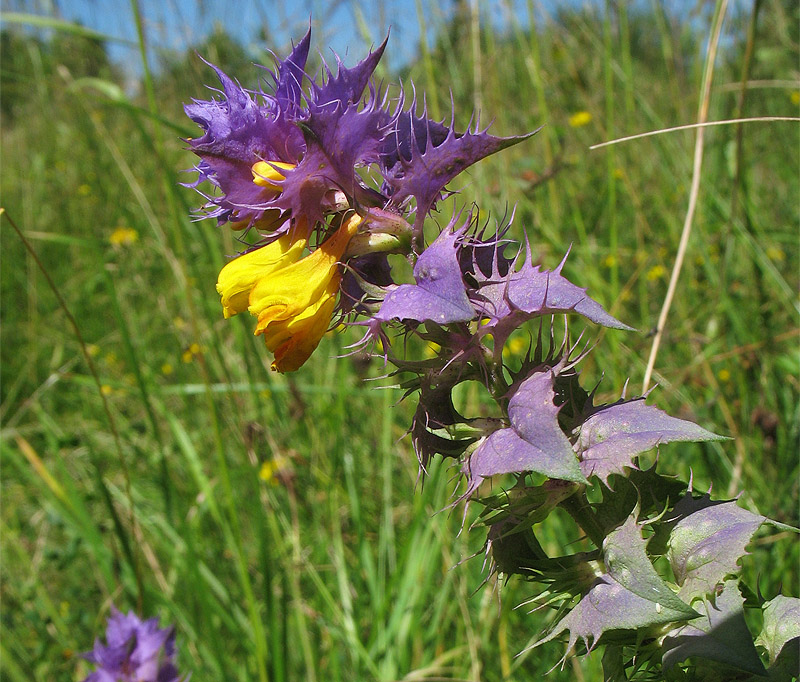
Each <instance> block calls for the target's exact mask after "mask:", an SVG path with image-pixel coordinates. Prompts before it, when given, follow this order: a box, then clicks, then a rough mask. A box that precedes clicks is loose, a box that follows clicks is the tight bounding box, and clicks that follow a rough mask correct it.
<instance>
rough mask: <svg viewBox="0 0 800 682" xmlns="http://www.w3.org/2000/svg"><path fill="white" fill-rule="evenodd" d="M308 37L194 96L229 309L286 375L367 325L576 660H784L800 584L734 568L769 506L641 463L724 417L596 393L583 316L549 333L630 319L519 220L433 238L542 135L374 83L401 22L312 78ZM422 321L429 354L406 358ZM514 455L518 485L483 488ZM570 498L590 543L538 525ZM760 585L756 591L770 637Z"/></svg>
mask: <svg viewBox="0 0 800 682" xmlns="http://www.w3.org/2000/svg"><path fill="white" fill-rule="evenodd" d="M310 37H311V36H310V31H309V33H308V34H306V35H305V36H304V37H303V38H302V39H301V40H300V42H299V43H298V44H297V45H296V47H295V48H294V49H293V50H292V52H291V54H290V55H289V56H288V57H286V58H285V59H283V60H278V61H277V63H276V64H275V66H274V69H273V70H272V71H271V72H270V73H271V77H272V78H271V82H269V83H265V84H264V86H263V89H261V90H258V91H249V90H245V89H243V88H242V87H241V86H240V85H238V83H237V82H236V81H235V80H233V79H232V78H230V77H229V76H228V75H226V74H224V73H223V72H222V71H221V70H219V69H217V68H216V67H213V66H212V68H214V70H215V71H216V73H217V76H218V78H219V80H220V82H221V91H220V92H221V96H220V97H219V98H218V99H211V100H208V101H200V100H198V101H195V102H194V103H193V104H190V105H188V106H187V107H186V113H187V114H188V115H189V116H190V117H191V118H192V120H194V121H195V122H196V123H197V124H198V125H199V126H200V127H201V128H202V135H201V136H200V137H197V138H195V139H191V140H189V141H188V142H189V145H190V148H191V150H192V151H193V152H194V153H195V154H197V156H198V157H199V159H200V160H199V162H198V164H197V165H196V167H195V169H194V170H195V171H196V172H197V178H196V180H195V181H194V182H192V183H190V186H192V187H196V188H197V189H198V191H200V190H201V189H202V191H203V196H204V197H205V199H206V202H205V204H204V206H203V207H202V208H201V209H200V211H201V213H202V214H203V215H205V216H207V217H208V218H213V219H216V221H217V223H218V224H219V225H220V226H227V227H229V228H231V229H233V230H236V231H237V232H238V233H239V234H240V238H241V241H242V245H243V253H242V254H240V255H239V256H238V257H236V258H234V259H233V260H231V261H230V262H229V263H228V264H227V265H226V266H225V267H224V268H223V269H222V271H221V272H220V274H219V280H218V282H217V290H218V292H219V294H220V296H221V299H222V311H223V314H224V315H225V317H229V316H232V315H236V314H239V313H244V312H249V313H250V314H251V315H252V316H253V317H254V318H255V323H254V332H255V334H256V335H262V336H263V337H264V340H265V342H266V345H267V347H268V349H269V350H270V351H271V352H272V353H273V355H274V360H273V362H272V368H273V369H274V370H277V371H279V372H289V371H295V370H298V369H299V368H300V367H301V366H302V365H303V364H304V363H305V362H306V360H307V359H308V358H309V357H310V356H311V354H312V353H313V352H314V350H315V349H316V347H317V345H318V343H319V341H320V339H321V338H322V336H323V334H324V333H325V332H326V331H327V330H328V329H330V328H331V327H332V326H336V325H337V324H338V323H340V322H342V321H345V322H347V323H348V324H351V325H357V326H359V327H361V328H362V329H363V337H362V339H361V345H363V346H364V347H365V348H367V349H371V351H372V352H373V353H374V354H377V355H380V356H382V357H383V360H384V361H385V362H388V363H390V364H391V365H392V366H393V368H394V370H393V372H394V374H395V376H396V377H397V381H398V384H399V385H400V386H402V388H403V389H404V391H405V393H406V395H408V396H412V395H413V396H416V399H417V406H416V410H415V414H414V417H413V422H412V424H411V425H410V434H411V442H412V444H413V449H414V452H415V453H416V457H417V459H418V461H419V466H420V469H421V472H422V474H423V475H424V473H425V471H426V467H427V465H428V463H429V462H430V461H431V459H432V458H434V457H443V458H451V459H453V460H454V461H455V462H457V466H458V467H460V472H461V474H462V480H463V484H462V486H461V488H460V489H459V490H460V493H459V494H458V495H457V496H456V499H455V501H454V504H455V503H457V502H459V501H461V500H467V499H468V500H471V501H474V503H475V504H478V505H481V507H482V511H481V513H480V516H479V519H478V522H477V524H475V526H474V527H473V528H472V529H471V532H479V531H478V530H476V528H478V527H481V528H483V529H484V531H483V532H485V533H486V542H485V548H486V552H487V553H488V555H489V557H490V559H491V562H490V565H491V570H492V571H495V572H497V573H501V574H504V575H515V576H518V577H519V579H522V580H526V581H530V582H531V584H532V585H534V586H537V585H538V593H537V595H536V597H535V599H538V600H540V601H541V602H542V603H547V604H549V605H550V606H552V607H554V608H555V609H557V611H558V618H557V619H556V622H555V623H554V624H553V625H551V626H550V628H549V630H548V631H546V632H545V634H544V635H543V636H542V637H541V638H540V639H539V641H538V642H537V643H536V644H535V646H540V645H543V644H545V643H548V642H552V641H553V640H555V639H557V638H559V639H564V640H566V642H567V651H566V653H565V655H564V656H565V658H566V656H567V655H569V654H570V653H575V654H585V653H588V652H589V651H591V650H593V649H594V648H596V647H598V646H603V647H604V651H605V653H604V656H603V665H604V668H605V670H606V673H607V679H614V680H629V679H635V678H636V677H637V676H640V675H641V676H643V677H644V678H646V679H654V676H656V677H659V678H665V679H711V678H712V676H713V675H717V677H713V679H723V678H724V679H749V678H750V677H751V676H754V677H764V676H770V678H771V679H776V680H777V679H789V678H788V677H787V676H788V675H791V674H792V672H796V669H797V668H796V666H797V660H796V655H797V647H796V640H797V638H798V637H800V600H797V599H792V598H788V597H783V596H781V595H777V596H774V597H773V598H772V599H770V600H768V601H764V600H763V599H762V598H760V597H755V596H754V594H755V593H754V591H753V590H752V589H750V588H748V587H746V586H744V585H742V584H741V583H740V580H739V577H738V576H739V574H740V571H741V567H740V564H739V561H740V559H741V558H742V557H743V556H744V555H745V554H746V552H745V547H746V545H747V544H748V543H749V542H750V540H751V538H752V537H753V534H754V533H755V532H756V531H757V530H758V529H759V528H760V527H761V526H762V525H764V524H773V525H776V524H774V522H772V521H770V520H769V519H767V518H766V517H764V516H760V515H758V514H756V513H753V512H752V511H748V510H746V509H744V508H742V507H741V506H739V505H738V504H737V503H736V501H735V500H727V501H726V500H712V499H711V498H710V497H709V496H708V495H697V494H695V493H694V491H693V490H692V488H691V485H690V484H687V483H684V482H681V481H679V480H677V479H676V478H673V477H670V476H667V475H664V474H662V473H659V472H657V471H656V466H655V465H653V466H652V467H651V468H642V467H640V465H639V457H640V455H642V454H643V453H646V452H648V451H651V450H654V449H655V448H657V447H660V446H667V445H668V444H669V443H673V442H685V441H710V440H718V439H720V438H721V437H720V436H717V435H715V434H714V433H711V432H710V431H707V430H706V429H704V428H701V427H700V426H698V425H696V424H694V423H692V422H689V421H686V420H683V419H677V418H675V417H671V416H669V415H668V414H666V413H665V412H663V411H661V410H660V409H658V408H657V407H655V406H653V405H648V404H647V402H646V396H644V397H626V396H625V395H624V393H623V395H622V397H621V398H620V399H619V400H617V401H616V402H613V403H611V404H597V403H596V398H595V395H594V392H592V391H587V390H586V389H585V388H583V387H582V386H581V382H580V375H579V365H580V363H581V360H582V359H583V358H584V357H585V355H586V354H587V352H588V351H587V350H586V345H585V344H581V343H577V342H572V341H571V340H570V336H569V333H568V332H567V331H566V322H565V323H564V331H563V332H557V331H556V329H557V328H558V329H561V325H560V320H561V318H562V317H563V318H564V319H565V320H566V319H567V318H568V317H569V316H574V315H579V316H581V317H583V318H585V319H586V320H588V321H589V322H592V323H594V324H598V325H602V326H605V327H611V328H616V329H622V330H630V327H628V326H627V325H625V324H624V323H623V322H621V321H619V320H617V319H615V318H614V317H613V316H611V315H610V314H609V313H608V312H607V311H606V310H605V309H604V308H603V307H602V306H601V305H600V304H599V303H597V302H596V301H594V300H593V299H592V298H591V297H590V296H589V295H588V294H587V292H586V290H585V289H583V288H581V287H579V286H577V285H576V284H573V283H572V282H570V281H569V280H568V279H567V278H566V277H565V276H564V275H563V274H562V270H563V266H564V262H565V260H566V255H565V256H564V260H562V261H561V262H560V263H558V264H556V265H555V267H553V268H552V269H550V270H548V269H545V268H544V267H542V266H538V265H534V255H533V253H532V249H531V247H530V245H529V244H528V243H527V242H526V243H525V244H524V245H522V246H521V247H517V248H512V247H509V244H510V243H511V239H510V238H509V236H508V234H509V232H508V224H501V225H498V226H497V227H496V228H495V229H493V230H489V229H487V228H486V226H485V225H484V226H481V225H479V224H478V222H477V218H476V213H469V212H463V213H456V214H455V215H453V217H452V219H451V220H450V221H449V222H448V224H447V225H446V226H445V227H444V228H443V229H440V230H438V235H437V236H436V237H435V238H434V239H432V240H430V243H426V239H425V230H424V228H425V227H426V226H427V227H428V232H429V233H430V231H431V229H432V224H433V223H434V221H433V220H429V218H430V215H431V212H432V211H433V210H434V209H435V208H436V206H437V203H438V202H440V201H441V200H442V199H443V198H444V197H445V196H446V195H447V194H448V189H447V185H448V183H450V182H451V181H452V180H453V179H454V178H455V177H456V176H458V175H459V174H460V173H461V172H462V171H464V170H465V169H467V168H469V167H470V166H471V165H473V164H474V163H476V162H478V161H480V160H481V159H483V158H485V157H487V156H489V155H491V154H494V153H497V152H499V151H502V150H503V149H505V148H507V147H509V146H511V145H516V144H519V143H521V142H523V141H525V140H528V139H529V138H530V137H531V136H532V135H533V134H534V133H533V132H531V133H527V134H523V135H520V136H515V137H496V136H493V135H491V134H489V132H488V131H487V130H486V129H482V128H481V127H480V126H479V125H478V124H475V125H470V126H468V128H467V130H464V131H457V130H456V129H455V127H454V124H453V119H454V117H451V118H450V122H449V123H448V122H446V121H436V120H432V119H430V118H428V115H427V112H426V110H425V107H424V105H421V104H420V102H419V101H418V98H417V97H416V95H415V96H413V97H411V98H409V97H408V96H406V95H404V94H403V90H402V88H401V90H400V93H401V94H400V95H399V96H398V97H396V98H390V97H389V96H387V95H386V94H384V93H382V92H381V88H379V86H378V85H377V84H376V83H375V82H374V81H373V80H372V75H373V72H374V71H375V68H376V66H377V65H378V62H379V60H380V59H381V56H382V55H383V52H384V50H385V48H386V42H384V43H383V44H382V45H380V46H379V47H378V48H377V49H375V50H374V51H372V52H370V53H369V54H368V56H367V57H366V58H365V59H364V60H363V61H361V62H359V63H358V64H356V65H355V66H354V67H352V68H347V67H345V66H344V65H343V64H342V63H341V62H340V61H339V60H338V59H337V64H336V69H335V71H334V70H332V69H330V68H329V67H328V66H326V65H323V67H322V72H321V75H320V76H319V77H316V78H314V77H311V76H309V74H308V73H307V72H306V62H307V57H308V51H309V46H310ZM384 92H385V91H384ZM534 132H535V131H534ZM364 169H366V171H367V172H364ZM365 178H373V179H374V182H373V183H372V184H369V183H368V182H367V181H366V180H365ZM208 185H211V189H210V190H209V189H208ZM509 199H512V198H511V197H509ZM523 227H524V226H523ZM507 247H508V248H507ZM509 252H513V253H514V255H513V256H509V255H508V253H509ZM391 254H403V255H404V256H406V257H407V258H408V259H409V261H410V262H411V264H412V265H413V281H406V282H402V281H395V278H396V277H397V274H396V272H395V269H393V268H392V267H391V264H390V263H391V261H390V258H389V256H390V255H391ZM523 326H526V327H527V329H529V330H530V334H531V343H530V347H529V349H528V351H527V353H526V354H525V357H524V359H523V361H522V362H521V363H516V364H515V365H514V367H513V368H512V367H510V366H509V365H508V364H506V362H505V361H504V354H503V350H504V348H505V347H506V344H507V342H508V341H509V338H510V336H511V335H512V333H513V332H515V331H516V330H518V329H520V328H521V327H523ZM409 337H418V338H419V339H420V340H421V341H423V342H424V343H425V344H426V345H427V347H428V348H432V349H434V351H433V353H432V357H425V358H420V359H415V358H413V357H408V356H407V355H406V353H405V349H407V348H409V347H413V344H408V343H407V342H406V341H407V339H408V338H409ZM396 339H401V341H400V342H396ZM517 364H518V365H519V366H518V367H517V366H516V365H517ZM468 381H473V382H478V383H479V384H481V385H482V386H483V387H484V388H485V389H486V391H487V393H488V395H489V396H491V398H492V400H493V401H494V402H495V403H496V409H495V410H494V411H493V415H494V416H491V417H489V416H487V415H482V414H469V415H462V414H460V413H459V412H458V410H457V409H456V408H455V406H454V402H453V391H454V390H455V389H456V387H457V386H459V385H460V384H462V383H464V382H468ZM498 415H499V416H498ZM664 453H665V454H664V455H663V457H662V459H664V460H665V461H666V462H667V463H668V462H669V456H668V453H669V448H668V447H666V448H665V449H664ZM500 475H506V478H504V479H502V480H503V481H504V482H506V483H510V485H507V486H506V487H505V488H503V489H502V490H500V491H499V492H498V491H497V486H495V490H494V491H492V490H491V487H490V486H488V485H484V482H486V481H488V480H490V479H493V478H494V477H499V476H500ZM487 490H488V492H487ZM556 508H561V509H562V510H564V511H566V512H567V514H569V516H570V517H571V519H572V520H573V521H574V522H575V524H576V525H577V527H578V529H579V531H580V533H581V534H582V535H583V536H585V538H586V541H587V543H588V544H587V546H589V545H590V546H591V547H592V548H591V549H589V550H584V551H581V552H577V553H572V554H570V553H569V551H568V548H567V547H565V548H564V552H563V554H560V555H558V556H551V555H549V554H548V553H547V552H546V551H545V550H544V549H543V548H542V545H541V544H540V543H539V541H538V540H537V532H536V528H535V527H536V525H538V524H542V523H545V522H546V521H547V518H548V516H549V515H550V513H551V512H552V511H553V510H555V509H556ZM662 558H664V559H665V560H662ZM746 605H747V607H748V608H750V607H754V608H760V609H761V610H762V611H763V628H762V630H761V633H760V634H759V635H758V636H757V637H756V638H755V639H754V637H753V634H752V633H751V632H750V630H749V629H748V626H747V624H746V622H745V619H744V609H745V606H746ZM533 627H534V626H533V625H532V628H533ZM790 642H793V643H792V644H789V643H790ZM757 646H758V647H759V648H760V649H761V651H759V649H757V648H756V647H757ZM720 666H721V667H720ZM720 670H722V671H724V672H723V673H719V671H720ZM720 674H722V676H723V677H719V675H720ZM725 675H728V677H725Z"/></svg>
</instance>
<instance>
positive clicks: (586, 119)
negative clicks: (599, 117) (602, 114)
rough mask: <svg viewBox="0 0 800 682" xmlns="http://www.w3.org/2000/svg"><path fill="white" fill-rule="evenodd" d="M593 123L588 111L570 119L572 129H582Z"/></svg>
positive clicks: (575, 114) (580, 112)
mask: <svg viewBox="0 0 800 682" xmlns="http://www.w3.org/2000/svg"><path fill="white" fill-rule="evenodd" d="M591 122H592V115H591V114H590V113H589V112H588V111H578V112H576V113H574V114H572V116H570V117H569V119H568V123H569V125H570V126H571V127H572V128H580V127H581V126H585V125H587V124H588V123H591Z"/></svg>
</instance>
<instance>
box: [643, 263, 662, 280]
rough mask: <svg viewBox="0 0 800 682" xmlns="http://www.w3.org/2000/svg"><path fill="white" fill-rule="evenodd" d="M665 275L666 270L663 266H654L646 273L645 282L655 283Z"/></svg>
mask: <svg viewBox="0 0 800 682" xmlns="http://www.w3.org/2000/svg"><path fill="white" fill-rule="evenodd" d="M666 274H667V269H666V268H665V267H664V266H663V265H660V264H659V265H654V266H653V267H652V268H650V269H649V270H648V271H647V281H648V282H655V281H656V280H657V279H661V278H662V277H663V276H664V275H666Z"/></svg>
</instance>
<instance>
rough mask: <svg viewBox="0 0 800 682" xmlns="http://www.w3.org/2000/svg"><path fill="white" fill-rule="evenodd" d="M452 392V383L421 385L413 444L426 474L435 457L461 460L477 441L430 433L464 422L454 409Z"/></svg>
mask: <svg viewBox="0 0 800 682" xmlns="http://www.w3.org/2000/svg"><path fill="white" fill-rule="evenodd" d="M452 390H453V385H452V384H448V383H445V384H444V385H443V386H436V387H431V386H430V384H429V382H427V381H426V382H423V383H422V385H421V391H420V397H419V403H418V404H417V409H416V411H415V412H414V418H413V420H412V422H411V442H412V445H413V447H414V452H415V453H416V455H417V461H418V462H419V464H420V466H421V467H422V469H423V470H424V469H425V468H426V467H427V466H428V462H430V460H431V457H432V456H433V455H435V454H440V455H442V456H443V457H459V456H461V455H462V454H463V453H464V450H466V448H467V447H468V446H469V445H471V444H472V443H474V442H475V439H474V438H456V439H452V438H445V437H443V436H440V435H438V434H435V433H431V431H430V430H429V429H431V430H436V429H441V428H443V427H445V426H451V425H453V424H456V423H457V422H461V421H464V418H463V417H462V416H461V415H460V414H458V412H457V411H456V408H455V407H454V405H453V395H452Z"/></svg>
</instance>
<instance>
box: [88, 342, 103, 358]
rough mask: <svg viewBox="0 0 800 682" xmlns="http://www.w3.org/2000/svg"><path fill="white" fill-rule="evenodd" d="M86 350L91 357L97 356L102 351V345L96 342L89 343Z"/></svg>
mask: <svg viewBox="0 0 800 682" xmlns="http://www.w3.org/2000/svg"><path fill="white" fill-rule="evenodd" d="M86 352H87V353H88V354H89V357H92V358H96V357H97V356H98V354H99V353H100V346H98V345H97V344H96V343H87V344H86Z"/></svg>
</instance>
